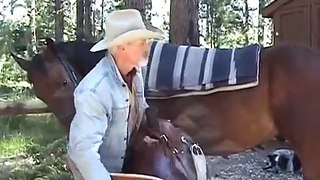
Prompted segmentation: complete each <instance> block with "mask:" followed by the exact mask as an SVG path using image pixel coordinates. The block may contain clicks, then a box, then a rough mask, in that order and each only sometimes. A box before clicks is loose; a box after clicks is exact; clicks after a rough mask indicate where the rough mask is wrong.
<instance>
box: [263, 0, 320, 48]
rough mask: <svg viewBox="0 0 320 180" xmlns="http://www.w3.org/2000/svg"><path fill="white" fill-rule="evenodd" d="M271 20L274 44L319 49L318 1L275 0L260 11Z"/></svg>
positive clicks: (319, 13)
mask: <svg viewBox="0 0 320 180" xmlns="http://www.w3.org/2000/svg"><path fill="white" fill-rule="evenodd" d="M262 16H263V17H268V18H272V19H273V23H274V31H273V37H274V43H275V44H279V43H291V44H292V43H295V44H303V45H306V46H308V47H312V48H316V49H320V1H319V0H275V1H274V2H272V3H271V4H269V5H268V6H266V7H265V8H264V9H263V11H262Z"/></svg>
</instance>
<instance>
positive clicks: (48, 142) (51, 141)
mask: <svg viewBox="0 0 320 180" xmlns="http://www.w3.org/2000/svg"><path fill="white" fill-rule="evenodd" d="M0 132H1V139H0V163H3V162H6V163H5V164H6V167H4V166H2V167H0V179H21V180H30V179H39V180H40V179H41V180H43V179H47V180H57V179H61V180H62V179H63V180H69V179H71V174H70V173H69V172H68V169H67V166H66V159H65V155H66V143H67V141H66V136H65V135H64V134H63V133H62V131H61V130H60V126H59V125H58V121H57V120H56V119H55V118H54V117H53V116H52V115H41V116H17V117H15V118H13V117H10V116H3V117H2V118H1V119H0Z"/></svg>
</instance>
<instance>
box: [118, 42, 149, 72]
mask: <svg viewBox="0 0 320 180" xmlns="http://www.w3.org/2000/svg"><path fill="white" fill-rule="evenodd" d="M148 49H149V48H148V41H147V40H137V41H132V42H130V43H127V44H126V45H125V47H124V53H126V56H127V58H128V62H130V63H131V64H132V65H133V66H141V64H142V62H143V61H144V60H145V61H146V60H147V58H148Z"/></svg>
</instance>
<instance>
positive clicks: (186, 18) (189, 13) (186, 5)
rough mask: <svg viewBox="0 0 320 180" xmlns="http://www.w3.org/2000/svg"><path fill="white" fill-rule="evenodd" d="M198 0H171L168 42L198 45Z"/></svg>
mask: <svg viewBox="0 0 320 180" xmlns="http://www.w3.org/2000/svg"><path fill="white" fill-rule="evenodd" d="M198 2H199V0H171V2H170V31H169V36H170V40H169V41H170V42H171V43H176V44H184V45H187V44H190V45H195V46H199V45H200V44H199V25H198Z"/></svg>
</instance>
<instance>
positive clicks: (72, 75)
mask: <svg viewBox="0 0 320 180" xmlns="http://www.w3.org/2000/svg"><path fill="white" fill-rule="evenodd" d="M57 58H58V60H59V61H60V62H61V64H62V66H63V68H64V69H65V71H66V73H67V75H68V77H69V79H70V80H71V82H72V84H73V86H74V88H76V87H77V86H78V84H79V83H80V81H81V79H80V78H78V77H77V75H76V72H75V70H74V68H73V67H72V66H71V65H70V63H69V62H68V61H67V60H66V59H65V58H64V56H63V55H62V54H61V53H59V52H57ZM74 114H75V112H69V113H66V114H62V115H59V116H57V118H58V119H60V120H63V119H66V118H69V117H70V116H73V115H74Z"/></svg>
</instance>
